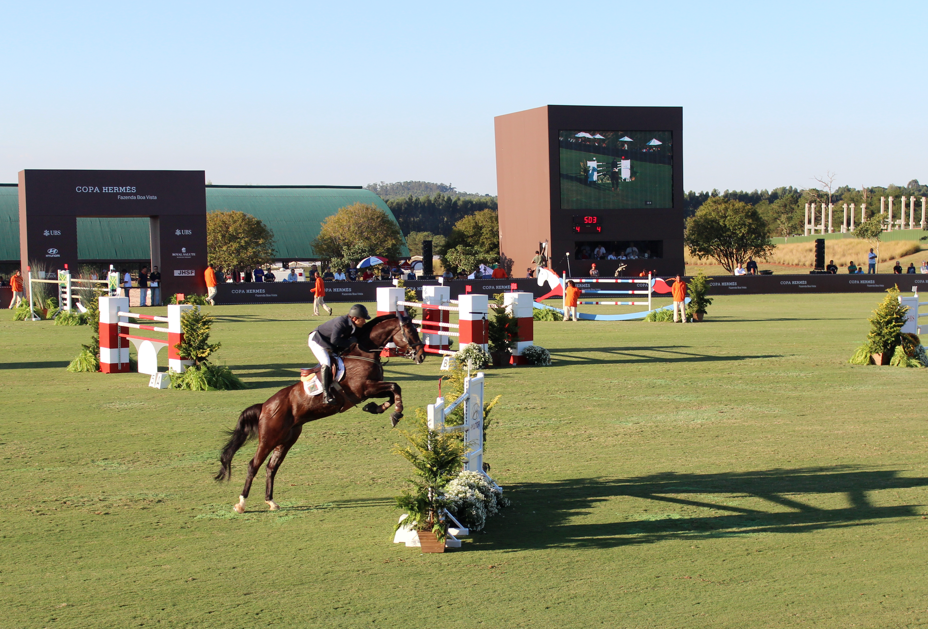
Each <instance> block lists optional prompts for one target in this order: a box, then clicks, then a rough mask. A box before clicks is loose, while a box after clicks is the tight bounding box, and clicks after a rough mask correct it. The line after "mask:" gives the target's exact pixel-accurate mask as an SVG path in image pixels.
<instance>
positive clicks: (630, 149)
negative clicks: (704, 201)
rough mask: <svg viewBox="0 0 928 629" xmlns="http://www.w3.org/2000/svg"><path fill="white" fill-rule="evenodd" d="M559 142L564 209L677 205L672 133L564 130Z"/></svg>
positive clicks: (664, 207) (660, 207)
mask: <svg viewBox="0 0 928 629" xmlns="http://www.w3.org/2000/svg"><path fill="white" fill-rule="evenodd" d="M558 146H559V147H560V180H561V208H562V209H565V210H623V209H639V208H644V209H669V208H672V207H673V133H672V132H670V131H601V130H600V131H597V130H594V129H574V130H562V131H559V132H558Z"/></svg>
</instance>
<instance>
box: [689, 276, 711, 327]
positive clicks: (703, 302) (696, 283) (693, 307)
mask: <svg viewBox="0 0 928 629" xmlns="http://www.w3.org/2000/svg"><path fill="white" fill-rule="evenodd" d="M711 279H712V278H711V277H706V276H705V274H704V273H703V272H702V271H700V272H699V273H698V274H697V275H695V276H694V277H691V278H690V284H689V286H688V287H687V288H688V293H689V298H690V303H689V304H687V306H686V316H687V317H691V318H692V319H693V321H702V318H703V317H704V316H705V314H706V308H708V307H709V306H711V305H712V299H711V298H709V297H706V294H707V293H708V292H709V280H711Z"/></svg>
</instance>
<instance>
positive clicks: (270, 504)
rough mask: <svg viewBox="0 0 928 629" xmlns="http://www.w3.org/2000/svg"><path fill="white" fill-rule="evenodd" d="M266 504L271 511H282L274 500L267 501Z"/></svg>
mask: <svg viewBox="0 0 928 629" xmlns="http://www.w3.org/2000/svg"><path fill="white" fill-rule="evenodd" d="M264 502H266V503H267V506H268V507H269V508H270V510H271V511H278V510H279V509H280V505H279V504H277V503H276V502H274V501H273V500H265V501H264Z"/></svg>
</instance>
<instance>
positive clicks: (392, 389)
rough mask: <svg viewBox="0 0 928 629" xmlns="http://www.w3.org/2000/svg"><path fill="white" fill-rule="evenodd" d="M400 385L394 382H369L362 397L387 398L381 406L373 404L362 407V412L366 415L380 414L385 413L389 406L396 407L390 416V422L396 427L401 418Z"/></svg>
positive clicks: (401, 400) (401, 399)
mask: <svg viewBox="0 0 928 629" xmlns="http://www.w3.org/2000/svg"><path fill="white" fill-rule="evenodd" d="M401 393H402V390H401V389H400V385H398V384H396V383H395V382H369V383H368V384H367V386H366V387H365V388H364V397H365V398H372V397H385V398H389V399H388V400H387V401H386V402H384V403H383V404H379V405H378V404H374V403H373V402H371V403H369V404H367V405H365V406H364V408H363V409H362V410H365V411H367V412H368V413H375V414H378V415H379V414H380V413H383V412H385V411H386V410H387V409H388V408H390V407H391V406H394V405H395V406H396V408H395V409H394V411H393V414H392V415H390V422H391V423H392V424H393V425H394V426H396V425H397V424H398V423H399V421H400V420H401V419H402V418H403V398H402V395H401Z"/></svg>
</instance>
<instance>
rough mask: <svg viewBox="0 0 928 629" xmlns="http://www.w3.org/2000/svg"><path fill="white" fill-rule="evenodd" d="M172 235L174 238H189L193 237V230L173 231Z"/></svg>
mask: <svg viewBox="0 0 928 629" xmlns="http://www.w3.org/2000/svg"><path fill="white" fill-rule="evenodd" d="M174 235H175V236H191V235H193V230H192V229H175V230H174Z"/></svg>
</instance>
